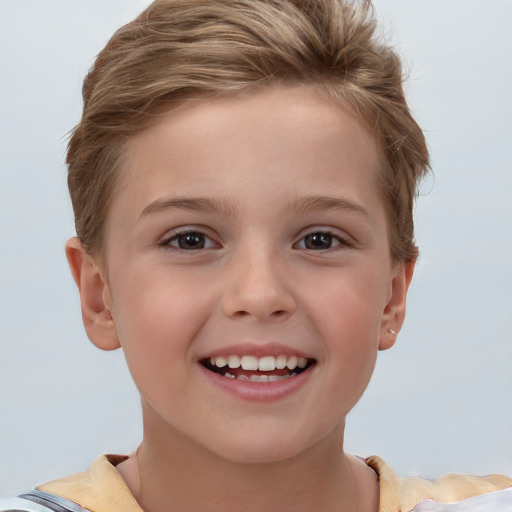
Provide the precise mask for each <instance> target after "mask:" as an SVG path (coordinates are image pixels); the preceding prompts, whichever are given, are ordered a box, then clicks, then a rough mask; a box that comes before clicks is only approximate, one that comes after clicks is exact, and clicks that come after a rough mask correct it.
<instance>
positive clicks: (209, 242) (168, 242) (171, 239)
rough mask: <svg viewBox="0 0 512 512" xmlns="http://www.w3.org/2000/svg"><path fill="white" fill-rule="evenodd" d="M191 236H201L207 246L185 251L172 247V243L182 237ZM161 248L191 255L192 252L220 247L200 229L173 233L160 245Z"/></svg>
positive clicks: (181, 248)
mask: <svg viewBox="0 0 512 512" xmlns="http://www.w3.org/2000/svg"><path fill="white" fill-rule="evenodd" d="M187 235H189V236H191V235H199V236H201V237H203V241H204V243H205V244H206V245H207V246H204V247H199V248H189V249H184V248H183V247H179V246H175V245H172V242H175V241H178V240H179V239H180V237H185V236H187ZM158 245H159V246H160V247H163V248H165V249H171V250H174V251H177V252H184V253H190V252H198V251H200V250H202V249H212V248H213V247H214V246H216V245H218V244H217V243H216V242H215V241H214V240H213V239H212V238H211V237H209V236H208V235H207V234H206V233H204V232H203V231H201V230H200V229H189V230H186V231H179V232H175V233H173V234H172V235H171V236H169V237H167V238H165V239H164V240H162V242H160V243H159V244H158Z"/></svg>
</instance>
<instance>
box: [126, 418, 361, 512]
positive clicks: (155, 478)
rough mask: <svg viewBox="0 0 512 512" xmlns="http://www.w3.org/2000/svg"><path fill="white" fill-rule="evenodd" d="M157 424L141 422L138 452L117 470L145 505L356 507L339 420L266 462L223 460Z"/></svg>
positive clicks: (257, 509)
mask: <svg viewBox="0 0 512 512" xmlns="http://www.w3.org/2000/svg"><path fill="white" fill-rule="evenodd" d="M167 427H168V425H167ZM158 430H159V429H158V428H155V425H154V424H152V422H146V421H145V425H144V440H143V442H142V443H141V445H140V447H139V449H138V451H137V455H136V457H134V458H133V459H132V460H131V461H130V463H131V467H130V469H129V470H128V471H127V470H126V469H125V470H123V471H121V474H123V476H124V477H125V480H126V481H127V483H128V486H129V487H130V490H131V491H132V493H133V494H134V496H135V498H136V499H137V500H138V502H139V503H140V505H141V507H142V508H143V509H144V510H145V511H146V512H164V511H165V512H168V511H171V510H176V511H180V512H189V511H190V512H192V511H194V512H195V511H197V510H205V511H207V512H220V511H224V510H226V508H227V506H228V508H229V509H231V510H244V512H261V510H266V511H269V512H274V511H276V512H277V511H279V512H282V511H288V510H293V511H294V512H306V511H307V512H310V511H311V510H322V512H335V511H336V512H340V511H345V512H357V511H358V493H357V487H358V485H356V479H355V477H354V470H353V461H350V460H349V458H348V457H346V456H345V455H344V453H343V426H340V428H339V429H337V430H335V431H333V432H331V433H330V434H329V435H328V436H327V437H326V438H324V439H322V441H321V442H320V443H317V444H316V445H314V446H312V447H310V448H308V449H307V450H305V451H303V452H302V453H300V454H299V455H296V456H292V457H289V458H287V459H285V460H279V461H272V462H264V463H243V462H242V463H241V462H234V461H231V460H227V459H225V458H222V457H220V456H218V455H217V454H215V453H212V452H211V451H209V450H207V449H205V448H204V447H203V446H200V445H198V444H197V443H196V442H195V441H193V440H191V439H190V438H188V437H187V436H184V435H183V434H182V433H181V432H177V431H175V430H172V431H169V428H167V431H166V432H165V435H162V434H163V433H162V432H159V431H158ZM127 472H128V473H129V475H127V474H126V473H127ZM127 476H128V478H127Z"/></svg>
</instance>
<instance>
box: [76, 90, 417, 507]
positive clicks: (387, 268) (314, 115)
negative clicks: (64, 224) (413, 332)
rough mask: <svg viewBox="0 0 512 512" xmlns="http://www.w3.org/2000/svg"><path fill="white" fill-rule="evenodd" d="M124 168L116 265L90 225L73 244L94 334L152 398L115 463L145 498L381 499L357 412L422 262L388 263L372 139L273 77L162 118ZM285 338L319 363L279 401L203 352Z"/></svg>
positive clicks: (252, 503)
mask: <svg viewBox="0 0 512 512" xmlns="http://www.w3.org/2000/svg"><path fill="white" fill-rule="evenodd" d="M124 162H125V164H124V168H123V169H122V176H121V180H120V186H119V189H118V190H117V191H116V194H115V196H114V198H113V203H112V207H111V211H110V212H109V216H108V221H107V225H106V241H107V242H106V247H105V258H104V260H102V261H100V260H99V259H97V258H93V257H91V256H89V255H87V254H85V253H84V251H83V250H82V248H81V246H80V243H79V241H78V240H77V239H76V238H75V239H71V240H70V241H69V242H68V245H67V255H68V260H69V262H70V265H71V269H72V272H73V275H74V277H75V280H76V282H77V284H78V287H79V290H80V295H81V301H82V314H83V318H84V325H85V327H86V330H87V333H88V335H89V337H90V339H91V340H92V341H93V343H95V344H96V345H97V346H98V347H100V348H102V349H105V350H113V349H116V348H118V347H120V346H122V348H123V350H124V353H125V355H126V359H127V362H128V365H129V367H130V371H131V373H132V376H133V378H134V380H135V383H136V384H137V386H138V389H139V391H140V394H141V398H142V406H143V417H144V439H143V442H142V444H141V446H140V447H139V450H138V453H137V455H136V456H134V457H132V458H131V459H129V460H128V461H127V462H125V463H123V464H121V465H120V466H118V469H119V471H120V473H121V474H122V475H123V477H124V478H125V480H126V482H127V484H128V486H129V487H130V489H131V490H132V492H133V494H134V496H135V497H136V498H137V499H138V501H139V503H140V504H141V506H142V507H143V508H144V510H146V511H151V512H159V511H164V510H169V509H168V506H169V503H173V504H174V506H175V509H176V510H180V511H188V510H190V511H192V510H198V509H202V510H208V511H217V510H219V511H220V510H225V508H226V504H227V503H229V506H230V508H232V509H233V510H236V509H240V510H247V511H252V510H254V511H261V510H269V511H274V510H275V511H277V510H279V511H281V510H294V511H302V510H304V511H311V510H324V511H331V510H333V511H334V510H356V509H357V510H359V511H371V510H372V511H376V510H377V508H378V485H377V481H376V477H375V474H374V473H373V471H372V470H370V469H369V468H367V467H366V465H365V464H364V463H362V462H361V461H359V460H358V459H355V458H352V457H349V456H347V455H345V454H344V453H343V450H342V447H343V432H344V426H345V417H346V415H347V414H348V412H349V411H350V410H351V409H352V407H353V406H354V405H355V404H356V403H357V401H358V400H359V398H360V397H361V395H362V393H363V391H364V389H365V388H366V386H367V384H368V382H369V380H370V377H371V374H372V371H373V368H374V364H375V360H376V355H377V351H378V350H379V349H386V348H389V347H390V346H392V345H393V343H394V341H395V338H396V334H394V333H397V332H398V331H399V330H400V327H401V326H402V323H403V320H404V314H405V302H406V294H407V288H408V285H409V282H410V279H411V276H412V270H413V265H412V264H408V265H405V264H401V263H394V262H392V261H391V259H390V254H389V246H388V227H387V222H386V215H385V209H384V204H383V201H382V198H381V195H380V192H379V189H378V185H377V175H378V172H379V169H380V160H379V151H378V147H377V144H376V142H375V140H374V137H373V136H372V134H371V133H369V132H368V131H367V130H366V129H365V128H364V127H363V126H362V125H361V124H360V123H359V122H358V121H357V120H356V119H355V118H354V117H353V116H352V115H351V114H349V113H348V111H346V110H344V109H343V108H342V107H341V106H339V105H334V104H333V103H329V102H327V100H325V99H323V98H322V97H321V96H320V95H319V94H318V93H317V92H316V91H315V90H314V89H313V88H311V87H306V86H300V87H299V86H298V87H293V88H292V87H286V88H285V87H273V88H268V89H264V90H263V91H259V92H254V93H252V94H251V95H246V96H243V97H230V98H223V99H217V100H213V101H208V102H206V101H205V102H198V103H195V104H193V105H187V106H184V107H182V108H181V109H179V110H177V111H175V112H173V113H170V114H167V115H165V116H163V117H162V118H161V119H160V120H159V121H158V122H157V123H156V124H155V125H154V126H152V127H150V128H148V129H146V130H145V131H143V132H141V133H139V134H137V135H135V136H134V137H133V138H132V139H131V140H130V141H129V142H128V144H127V148H126V154H125V159H124ZM184 198H186V199H187V201H188V202H187V203H186V206H185V203H184V202H183V199H184ZM198 198H200V199H201V201H197V199H198ZM312 198H313V199H312ZM319 198H323V199H319ZM325 198H328V199H325ZM204 199H206V200H207V201H206V202H205V201H204ZM190 200H192V201H190ZM177 204H178V206H176V205H177ZM205 205H206V206H205ZM184 233H189V234H190V233H194V236H195V237H196V238H195V240H196V242H197V241H199V242H200V243H199V247H200V248H190V246H186V245H185V244H184V241H186V237H185V236H184V235H183V234H184ZM197 237H199V238H197ZM313 240H316V241H317V242H318V241H319V240H320V245H312V241H313ZM202 244H204V245H202ZM180 246H181V248H180ZM183 247H185V248H183ZM390 329H392V331H394V332H392V331H390ZM270 343H278V344H279V345H280V347H281V348H280V350H281V349H283V347H284V348H285V349H286V350H289V351H290V353H295V352H296V351H299V352H300V353H301V354H305V355H307V357H308V358H310V359H312V360H314V362H315V364H314V366H313V367H312V368H311V369H310V370H308V372H309V373H307V374H305V375H307V378H304V379H303V383H302V384H301V385H300V386H298V387H297V388H296V389H294V390H293V392H290V393H287V394H285V395H284V396H282V397H280V398H279V399H272V400H267V399H266V400H260V399H248V398H247V397H242V396H240V395H239V394H237V393H236V392H234V393H231V392H228V391H226V390H225V389H223V388H222V387H219V386H217V385H212V383H211V382H210V381H209V380H208V378H206V377H205V371H204V368H203V367H202V366H201V364H200V362H199V361H200V360H201V359H203V358H204V357H208V356H209V355H210V354H213V353H224V352H226V351H227V352H230V351H233V350H234V349H233V348H232V347H236V346H240V344H243V347H245V348H247V347H249V348H254V349H255V350H260V349H262V350H266V347H268V346H269V344H270ZM255 385H256V386H257V385H258V384H255ZM198 489H200V490H201V492H200V493H198V492H197V490H198Z"/></svg>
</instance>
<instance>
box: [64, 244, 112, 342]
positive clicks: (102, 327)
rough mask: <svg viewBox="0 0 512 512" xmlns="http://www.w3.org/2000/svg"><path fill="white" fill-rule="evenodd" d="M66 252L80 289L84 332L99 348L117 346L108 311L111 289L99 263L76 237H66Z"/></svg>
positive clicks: (110, 315)
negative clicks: (67, 238)
mask: <svg viewBox="0 0 512 512" xmlns="http://www.w3.org/2000/svg"><path fill="white" fill-rule="evenodd" d="M66 256H67V258H68V263H69V266H70V268H71V273H72V274H73V279H74V280H75V283H76V285H77V286H78V291H79V293H80V302H81V305H82V320H83V322H84V327H85V331H86V333H87V336H88V337H89V339H90V340H91V341H92V342H93V343H94V345H96V346H97V347H98V348H100V349H102V350H115V349H116V348H119V347H120V343H119V339H118V337H117V331H116V326H115V323H114V320H113V319H112V314H111V312H110V311H111V299H110V289H109V287H108V284H107V282H106V280H105V276H104V274H103V272H102V271H101V270H100V266H99V265H98V264H97V263H96V262H95V260H94V258H93V257H92V256H91V255H90V254H88V253H87V252H86V251H85V250H84V248H83V247H82V244H81V242H80V240H79V239H78V238H77V237H74V238H71V239H69V240H68V242H67V244H66Z"/></svg>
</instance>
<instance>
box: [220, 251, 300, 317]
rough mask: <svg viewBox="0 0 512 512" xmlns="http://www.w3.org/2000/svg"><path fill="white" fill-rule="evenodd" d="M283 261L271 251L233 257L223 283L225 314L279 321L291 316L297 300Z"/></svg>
mask: <svg viewBox="0 0 512 512" xmlns="http://www.w3.org/2000/svg"><path fill="white" fill-rule="evenodd" d="M283 263H284V262H280V261H279V257H278V256H277V255H275V254H272V253H271V252H270V251H269V252H268V253H264V251H261V252H260V253H259V254H255V253H252V254H243V253H241V254H238V255H237V256H234V257H233V258H232V260H231V261H230V263H229V264H228V265H229V266H230V269H229V276H228V277H227V279H226V280H225V282H224V285H225V292H224V296H223V301H222V307H223V310H224V314H225V315H226V316H228V317H230V318H239V319H241V318H254V319H256V320H259V321H280V320H284V319H286V318H288V317H289V316H290V315H292V314H293V313H294V311H295V310H296V300H295V298H294V295H293V291H292V289H293V286H292V282H291V280H290V276H289V275H288V274H289V272H287V270H286V265H284V264H283Z"/></svg>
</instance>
